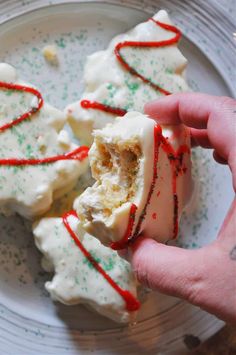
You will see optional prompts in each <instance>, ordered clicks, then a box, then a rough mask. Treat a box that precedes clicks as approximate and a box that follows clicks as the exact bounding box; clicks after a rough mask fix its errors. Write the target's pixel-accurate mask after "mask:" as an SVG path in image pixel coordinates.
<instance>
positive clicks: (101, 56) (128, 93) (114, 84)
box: [66, 10, 189, 143]
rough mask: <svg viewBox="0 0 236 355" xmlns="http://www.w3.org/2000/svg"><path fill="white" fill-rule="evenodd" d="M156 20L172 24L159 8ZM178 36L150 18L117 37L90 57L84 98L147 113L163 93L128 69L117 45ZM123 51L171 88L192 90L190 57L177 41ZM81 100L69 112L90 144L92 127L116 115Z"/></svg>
mask: <svg viewBox="0 0 236 355" xmlns="http://www.w3.org/2000/svg"><path fill="white" fill-rule="evenodd" d="M154 19H155V20H158V21H160V22H163V23H166V24H172V23H171V21H170V19H169V16H168V14H167V12H166V11H164V10H161V11H159V12H158V13H157V14H156V15H155V16H154ZM174 36H175V34H174V33H172V32H170V31H167V30H165V29H163V28H161V27H160V26H158V25H156V24H155V23H154V22H153V21H150V20H149V21H147V22H144V23H141V24H139V25H137V26H136V27H135V28H133V29H132V30H130V31H129V32H127V33H125V34H121V35H118V36H116V37H115V38H114V39H113V40H112V41H111V43H110V44H109V46H108V48H107V49H106V50H103V51H99V52H96V53H94V54H92V55H90V56H89V57H88V58H87V63H86V65H85V71H84V83H85V91H84V94H83V95H82V98H81V100H84V99H86V100H90V101H97V102H100V103H103V104H107V105H110V106H113V107H119V108H123V109H126V110H128V111H139V112H143V106H144V104H145V103H146V102H149V101H151V100H154V99H156V98H158V97H161V96H162V94H161V93H160V92H158V91H156V90H155V89H154V88H152V87H151V86H150V85H148V84H147V83H144V82H143V81H142V80H141V79H139V78H137V77H135V76H134V75H131V74H130V73H129V72H128V71H127V70H126V69H124V67H123V66H122V65H121V64H120V63H119V62H118V60H117V58H116V56H115V53H114V48H115V46H116V44H118V43H119V42H124V41H137V42H138V41H145V42H147V41H161V40H166V39H170V38H173V37H174ZM121 53H122V55H123V56H124V58H125V60H126V61H127V62H128V63H129V64H130V65H131V66H132V67H134V68H136V70H137V71H138V72H140V73H141V74H142V75H144V76H145V77H146V78H151V80H152V82H154V83H156V84H158V85H159V86H160V87H162V88H164V89H166V90H167V91H169V92H172V93H175V92H180V91H188V90H189V89H188V86H187V84H186V82H185V80H184V68H185V66H186V64H187V60H186V59H185V57H184V56H183V55H182V54H181V52H180V51H179V49H178V48H177V46H176V45H175V44H174V45H170V46H165V47H163V48H148V49H140V48H123V49H122V52H121ZM80 102H81V101H79V102H76V103H74V104H71V105H69V106H68V107H67V108H66V113H67V115H68V119H69V123H70V124H71V127H72V129H73V130H74V133H75V134H76V135H77V136H78V137H79V138H80V139H83V140H84V141H85V142H86V143H92V136H91V133H92V129H93V128H95V129H100V128H102V127H104V126H105V124H106V123H108V122H112V121H113V120H114V118H115V116H114V115H113V114H110V113H105V112H103V111H99V110H96V109H83V108H82V107H81V105H80Z"/></svg>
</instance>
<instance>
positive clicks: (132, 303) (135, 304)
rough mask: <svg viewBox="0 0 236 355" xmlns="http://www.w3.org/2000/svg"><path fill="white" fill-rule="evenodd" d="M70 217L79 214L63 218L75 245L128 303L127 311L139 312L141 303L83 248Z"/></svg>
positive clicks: (71, 213) (69, 214) (70, 214)
mask: <svg viewBox="0 0 236 355" xmlns="http://www.w3.org/2000/svg"><path fill="white" fill-rule="evenodd" d="M70 216H73V217H76V218H78V216H77V213H76V212H75V211H73V210H72V211H70V212H67V213H65V214H64V215H63V216H62V219H63V223H64V226H65V227H66V229H67V231H68V232H69V234H70V236H71V238H72V239H73V240H74V242H75V244H76V245H77V246H78V248H79V249H80V250H81V252H82V253H83V254H84V256H85V257H86V258H87V260H88V261H89V262H90V263H91V265H92V266H93V267H94V268H95V269H96V270H97V271H98V272H99V273H100V274H101V275H102V276H103V277H104V279H105V280H106V281H107V282H108V283H109V284H110V285H111V287H112V288H113V289H114V290H115V291H116V292H118V293H119V295H120V296H121V297H122V298H123V300H124V301H125V303H126V310H127V311H129V312H134V311H137V310H138V309H139V308H140V302H139V301H138V300H137V299H136V298H135V297H134V296H133V295H132V293H131V292H129V291H128V290H123V289H122V288H121V287H120V286H119V285H118V284H117V283H116V282H115V281H114V280H113V279H112V278H111V277H110V276H109V275H108V274H107V273H106V271H105V270H104V269H103V268H102V267H101V265H100V264H99V263H98V262H97V261H96V260H95V259H94V258H93V256H92V255H91V254H90V253H89V251H88V250H87V249H86V248H85V247H84V246H83V244H82V243H81V242H80V240H79V238H78V237H77V235H76V233H75V232H74V231H73V230H72V228H71V226H70V224H69V222H68V218H69V217H70Z"/></svg>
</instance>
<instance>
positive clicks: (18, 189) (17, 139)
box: [0, 63, 88, 218]
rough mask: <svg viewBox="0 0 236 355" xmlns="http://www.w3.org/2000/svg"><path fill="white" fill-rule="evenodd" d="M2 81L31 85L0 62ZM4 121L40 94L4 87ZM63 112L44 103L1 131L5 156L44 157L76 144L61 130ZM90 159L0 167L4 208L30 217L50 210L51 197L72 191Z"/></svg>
mask: <svg viewBox="0 0 236 355" xmlns="http://www.w3.org/2000/svg"><path fill="white" fill-rule="evenodd" d="M0 81H3V82H9V83H18V84H21V85H26V86H30V85H29V84H25V83H23V82H21V81H19V80H18V77H17V73H16V70H15V69H14V68H13V67H12V66H10V65H8V64H5V63H1V64H0ZM0 103H1V104H0V120H1V125H3V124H4V123H7V122H10V121H11V120H12V119H14V118H16V117H19V116H20V115H22V114H23V113H24V112H27V111H29V109H30V108H32V107H37V98H36V97H34V96H33V95H32V94H29V93H22V92H17V91H11V90H10V91H9V90H4V89H0ZM65 122H66V117H65V115H64V114H63V113H62V112H61V111H59V110H57V109H56V108H54V107H52V106H50V105H48V104H46V103H44V105H43V107H42V108H41V110H40V112H38V113H36V114H34V115H33V116H32V117H31V119H30V120H27V121H24V122H22V123H20V124H18V125H16V126H14V127H13V128H11V129H8V130H6V131H4V132H1V133H0V152H1V159H7V158H18V159H32V158H40V159H43V158H46V157H50V156H55V155H61V154H64V153H67V152H70V151H72V150H74V149H75V148H77V146H76V145H75V144H72V143H71V142H70V139H69V137H68V134H67V132H66V131H64V130H62V128H63V126H64V124H65ZM87 165H88V162H87V159H85V160H84V161H83V162H79V161H75V160H66V161H65V160H64V161H57V162H55V163H53V164H49V165H37V166H23V167H14V166H12V167H9V166H0V210H1V212H3V213H5V214H11V213H14V212H17V213H19V214H21V215H22V216H24V217H26V218H32V217H35V216H36V215H39V214H42V213H44V212H45V211H46V210H48V209H49V207H50V205H51V203H52V201H53V198H54V197H59V196H61V195H62V194H63V193H65V192H66V191H68V190H70V189H71V188H72V187H73V185H74V184H75V183H76V181H77V178H78V177H79V176H80V175H81V174H82V173H83V172H84V171H85V170H86V168H87Z"/></svg>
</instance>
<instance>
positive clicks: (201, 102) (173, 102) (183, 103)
mask: <svg viewBox="0 0 236 355" xmlns="http://www.w3.org/2000/svg"><path fill="white" fill-rule="evenodd" d="M216 106H218V98H217V97H216V96H210V95H207V94H201V93H180V94H173V95H169V96H166V97H163V98H161V99H159V100H155V101H152V102H149V103H148V104H146V105H145V107H144V111H145V113H146V114H148V115H149V116H150V117H152V118H154V119H157V120H158V122H159V123H162V124H172V125H175V124H179V123H181V122H182V123H184V124H185V125H186V126H188V127H193V128H198V129H206V128H207V122H208V119H209V116H210V113H211V112H212V110H213V109H214V108H215V107H216Z"/></svg>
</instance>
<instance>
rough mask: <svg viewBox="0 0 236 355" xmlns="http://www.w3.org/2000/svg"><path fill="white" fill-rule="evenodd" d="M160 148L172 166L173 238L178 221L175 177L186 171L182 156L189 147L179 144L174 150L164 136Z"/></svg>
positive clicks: (176, 230)
mask: <svg viewBox="0 0 236 355" xmlns="http://www.w3.org/2000/svg"><path fill="white" fill-rule="evenodd" d="M161 142H162V149H163V150H164V152H165V153H166V154H167V157H168V159H169V162H170V164H171V168H172V192H173V200H174V227H173V238H176V237H177V235H178V229H179V222H178V210H179V206H178V195H177V177H178V176H179V174H184V173H185V172H186V167H184V166H183V156H184V154H185V153H188V154H190V149H189V147H188V146H187V145H185V144H184V145H181V146H180V147H179V148H178V149H177V150H176V151H175V150H174V148H173V147H172V145H171V144H170V143H169V141H168V140H167V139H166V138H165V137H163V136H162V137H161Z"/></svg>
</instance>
